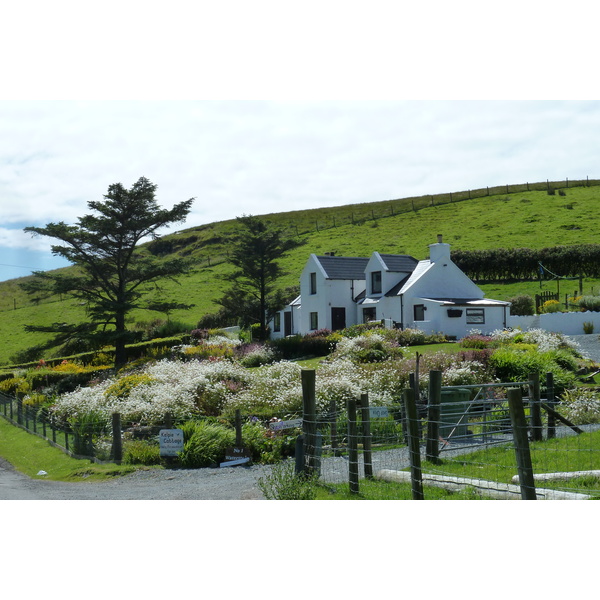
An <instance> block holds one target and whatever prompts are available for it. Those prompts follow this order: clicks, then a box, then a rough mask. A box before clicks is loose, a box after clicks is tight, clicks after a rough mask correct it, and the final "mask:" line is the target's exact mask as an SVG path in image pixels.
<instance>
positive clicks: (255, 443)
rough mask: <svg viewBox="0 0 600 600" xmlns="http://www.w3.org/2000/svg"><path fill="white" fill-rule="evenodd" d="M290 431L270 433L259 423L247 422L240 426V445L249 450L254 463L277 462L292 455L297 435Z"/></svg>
mask: <svg viewBox="0 0 600 600" xmlns="http://www.w3.org/2000/svg"><path fill="white" fill-rule="evenodd" d="M292 431H294V430H283V431H278V432H272V431H270V430H269V428H267V427H265V426H264V425H263V424H262V423H260V422H248V423H245V424H244V425H242V445H243V446H244V447H245V448H248V450H250V452H251V453H252V460H253V461H255V462H261V463H267V464H268V463H274V462H278V461H280V460H281V459H282V458H285V457H287V456H292V455H293V454H294V451H295V448H296V438H297V435H295V434H293V433H291V432H292Z"/></svg>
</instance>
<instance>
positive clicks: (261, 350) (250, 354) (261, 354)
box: [234, 344, 275, 367]
mask: <svg viewBox="0 0 600 600" xmlns="http://www.w3.org/2000/svg"><path fill="white" fill-rule="evenodd" d="M234 356H235V358H236V359H237V360H238V361H239V362H240V364H241V365H242V366H244V367H260V366H261V365H267V364H270V363H272V362H274V361H275V351H274V350H273V349H272V348H269V347H268V346H265V345H264V344H242V345H240V346H238V347H237V348H236V349H235V352H234Z"/></svg>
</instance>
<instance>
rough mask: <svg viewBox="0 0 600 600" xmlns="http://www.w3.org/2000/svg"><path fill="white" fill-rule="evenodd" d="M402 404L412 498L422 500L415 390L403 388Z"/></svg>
mask: <svg viewBox="0 0 600 600" xmlns="http://www.w3.org/2000/svg"><path fill="white" fill-rule="evenodd" d="M404 406H405V407H406V422H407V425H408V450H409V452H408V455H409V458H410V480H411V490H412V497H413V500H424V499H425V497H424V495H423V475H422V472H421V452H420V449H419V424H418V422H417V403H416V400H415V390H414V389H411V388H408V389H405V390H404Z"/></svg>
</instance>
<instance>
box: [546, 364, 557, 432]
mask: <svg viewBox="0 0 600 600" xmlns="http://www.w3.org/2000/svg"><path fill="white" fill-rule="evenodd" d="M546 403H547V404H548V405H549V406H551V407H554V373H546ZM554 437H556V418H555V416H554V413H548V439H549V440H550V439H552V438H554Z"/></svg>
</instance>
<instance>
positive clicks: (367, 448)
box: [360, 394, 373, 479]
mask: <svg viewBox="0 0 600 600" xmlns="http://www.w3.org/2000/svg"><path fill="white" fill-rule="evenodd" d="M360 410H361V418H362V435H363V461H364V463H365V478H366V479H373V455H372V444H371V411H370V410H369V394H361V396H360Z"/></svg>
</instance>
